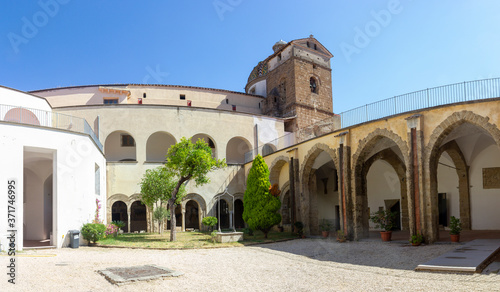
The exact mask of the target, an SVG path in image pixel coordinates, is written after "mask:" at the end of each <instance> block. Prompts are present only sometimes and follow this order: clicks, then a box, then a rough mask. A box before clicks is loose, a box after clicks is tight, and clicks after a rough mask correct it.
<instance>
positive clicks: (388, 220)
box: [370, 210, 397, 231]
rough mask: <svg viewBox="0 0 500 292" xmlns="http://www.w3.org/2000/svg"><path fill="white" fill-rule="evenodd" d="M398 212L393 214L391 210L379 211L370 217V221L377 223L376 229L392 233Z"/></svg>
mask: <svg viewBox="0 0 500 292" xmlns="http://www.w3.org/2000/svg"><path fill="white" fill-rule="evenodd" d="M396 215H397V213H396V212H391V211H390V210H379V211H377V212H375V213H373V214H372V216H370V220H371V221H372V222H373V223H375V227H376V228H381V229H384V230H385V231H391V229H392V228H393V227H394V221H395V220H396Z"/></svg>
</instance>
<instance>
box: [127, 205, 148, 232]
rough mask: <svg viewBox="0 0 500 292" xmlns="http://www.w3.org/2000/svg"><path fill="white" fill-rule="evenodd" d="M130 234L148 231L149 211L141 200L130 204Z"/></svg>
mask: <svg viewBox="0 0 500 292" xmlns="http://www.w3.org/2000/svg"><path fill="white" fill-rule="evenodd" d="M129 209H130V221H129V225H130V229H129V230H130V232H134V231H142V230H147V209H146V205H144V204H142V203H141V201H140V200H136V201H133V202H132V204H130V207H129Z"/></svg>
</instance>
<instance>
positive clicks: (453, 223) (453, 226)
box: [450, 216, 462, 242]
mask: <svg viewBox="0 0 500 292" xmlns="http://www.w3.org/2000/svg"><path fill="white" fill-rule="evenodd" d="M460 231H462V223H461V222H460V219H458V218H457V217H455V216H451V218H450V237H451V242H459V241H460Z"/></svg>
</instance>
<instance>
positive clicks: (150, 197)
mask: <svg viewBox="0 0 500 292" xmlns="http://www.w3.org/2000/svg"><path fill="white" fill-rule="evenodd" d="M176 185H177V180H176V178H175V174H173V173H172V172H169V171H168V170H167V169H166V168H165V167H164V166H159V167H157V168H154V169H148V170H146V172H145V173H144V176H143V177H142V180H141V182H140V186H141V202H142V203H143V204H144V205H146V206H148V207H149V208H151V209H153V207H154V205H155V204H156V205H157V207H158V208H163V206H164V205H165V204H166V203H167V202H168V200H169V199H170V195H171V194H172V192H173V190H174V188H175V187H176ZM177 192H178V193H177V196H176V200H175V204H180V202H181V200H182V198H183V197H184V196H185V195H186V188H185V186H184V185H182V186H181V187H180V189H179V190H178V191H177ZM175 204H174V210H175ZM174 214H175V213H174ZM153 215H154V214H153ZM163 222H164V220H163V221H161V222H158V224H159V226H158V227H159V229H160V230H158V231H159V233H160V234H161V228H160V224H163ZM172 226H175V225H172Z"/></svg>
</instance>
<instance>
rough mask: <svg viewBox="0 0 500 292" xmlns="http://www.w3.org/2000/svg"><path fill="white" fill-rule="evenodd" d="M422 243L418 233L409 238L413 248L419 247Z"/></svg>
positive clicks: (420, 235) (422, 239)
mask: <svg viewBox="0 0 500 292" xmlns="http://www.w3.org/2000/svg"><path fill="white" fill-rule="evenodd" d="M422 241H424V238H423V237H422V234H420V233H417V234H414V235H412V236H411V237H410V243H411V245H413V246H419V245H420V244H421V243H422Z"/></svg>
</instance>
